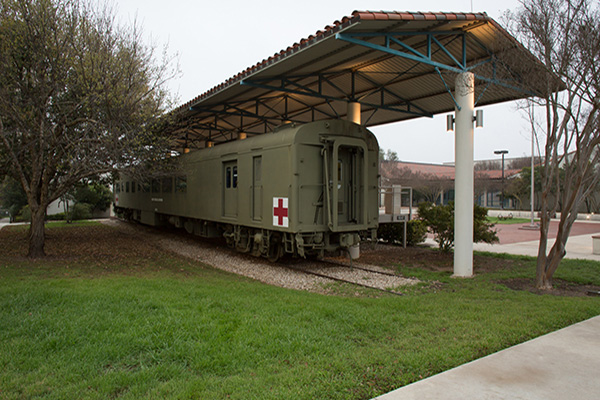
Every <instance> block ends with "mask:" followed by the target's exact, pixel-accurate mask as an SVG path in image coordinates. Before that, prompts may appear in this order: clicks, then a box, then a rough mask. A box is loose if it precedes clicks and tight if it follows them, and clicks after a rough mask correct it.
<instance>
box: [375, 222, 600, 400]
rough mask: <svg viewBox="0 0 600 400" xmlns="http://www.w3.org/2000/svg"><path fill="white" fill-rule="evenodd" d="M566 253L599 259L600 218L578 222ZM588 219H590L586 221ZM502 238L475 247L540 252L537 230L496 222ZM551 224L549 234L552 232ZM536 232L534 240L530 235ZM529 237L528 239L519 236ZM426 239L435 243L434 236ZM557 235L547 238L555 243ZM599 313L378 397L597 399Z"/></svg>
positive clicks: (599, 391) (404, 399)
mask: <svg viewBox="0 0 600 400" xmlns="http://www.w3.org/2000/svg"><path fill="white" fill-rule="evenodd" d="M576 224H577V226H574V229H573V230H572V232H571V235H570V237H569V240H568V241H567V247H566V250H567V255H566V256H565V258H576V259H587V260H595V261H600V255H595V254H592V236H595V235H598V234H599V233H598V232H600V224H598V223H586V222H577V223H576ZM586 224H587V225H586ZM498 228H499V230H498V237H499V238H500V243H498V244H493V245H490V244H487V243H475V244H474V245H473V249H474V250H475V251H489V252H493V253H508V254H517V255H528V256H532V257H536V256H537V251H538V246H539V232H536V231H524V230H521V229H520V228H521V226H516V225H515V226H512V225H498ZM553 236H554V235H553V231H552V230H551V237H553ZM533 238H535V240H531V239H533ZM523 239H526V240H525V241H519V240H523ZM426 243H428V244H433V245H435V246H437V243H435V241H434V240H433V239H431V238H428V239H427V240H426ZM553 243H554V238H552V239H550V240H548V247H549V248H550V246H552V244H553ZM598 301H600V299H598ZM598 371H600V316H597V317H594V318H591V319H589V320H587V321H583V322H580V323H577V324H575V325H571V326H568V327H566V328H564V329H561V330H559V331H556V332H552V333H549V334H547V335H544V336H541V337H538V338H536V339H533V340H530V341H528V342H525V343H521V344H519V345H516V346H513V347H510V348H508V349H505V350H502V351H499V352H498V353H494V354H491V355H489V356H487V357H483V358H481V359H478V360H475V361H472V362H470V363H467V364H464V365H461V366H459V367H456V368H454V369H451V370H449V371H445V372H442V373H441V374H438V375H435V376H432V377H430V378H427V379H423V380H421V381H418V382H415V383H413V384H410V385H407V386H404V387H401V388H399V389H397V390H394V391H393V392H390V393H387V394H384V395H382V396H379V397H377V398H376V399H377V400H400V399H402V400H410V399H419V400H421V399H445V400H453V399H456V400H465V399H486V400H500V399H502V400H504V399H523V400H525V399H527V400H554V399H556V400H563V399H578V400H587V399H590V400H591V399H598V398H599V396H600V378H599V375H598V374H599V372H598Z"/></svg>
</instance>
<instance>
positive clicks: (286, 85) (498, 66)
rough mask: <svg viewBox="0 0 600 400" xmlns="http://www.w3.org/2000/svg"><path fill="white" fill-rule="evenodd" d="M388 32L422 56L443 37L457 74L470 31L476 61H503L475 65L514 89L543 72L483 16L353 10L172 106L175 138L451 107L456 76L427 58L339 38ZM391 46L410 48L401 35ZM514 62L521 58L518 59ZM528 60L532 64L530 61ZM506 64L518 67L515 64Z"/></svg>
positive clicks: (489, 94)
mask: <svg viewBox="0 0 600 400" xmlns="http://www.w3.org/2000/svg"><path fill="white" fill-rule="evenodd" d="M389 32H394V33H398V34H401V35H399V36H397V37H396V39H397V40H401V41H402V43H404V44H406V45H407V46H410V47H412V48H413V49H414V50H415V51H416V52H417V53H421V54H427V37H426V36H425V33H436V35H435V38H436V39H437V40H438V41H439V42H440V43H442V44H443V46H444V48H445V49H441V48H440V47H439V46H438V45H437V44H436V43H435V41H434V42H433V44H432V47H431V51H432V59H433V60H434V61H437V62H439V63H442V64H445V65H449V66H452V67H455V68H457V69H458V70H460V69H461V67H460V66H459V65H458V64H457V63H456V62H455V60H453V58H452V57H450V56H449V55H448V54H447V53H446V51H448V52H450V53H451V54H452V55H453V57H454V58H455V59H456V60H458V62H459V63H460V62H461V61H462V51H463V47H462V46H463V41H462V36H457V35H455V34H453V32H456V33H458V34H463V33H464V34H465V38H466V43H467V48H466V56H467V60H468V65H475V64H477V63H479V62H482V61H484V60H486V59H488V58H490V54H495V56H496V57H499V58H501V59H502V62H488V63H484V64H481V65H480V66H478V67H477V68H475V69H474V71H473V72H474V73H475V74H476V75H480V76H486V77H494V76H496V77H499V78H500V79H504V80H506V82H508V83H511V84H513V86H515V87H516V86H519V85H520V83H519V80H521V81H522V80H523V79H524V77H525V76H527V79H528V80H529V81H531V80H532V79H536V78H535V75H536V74H533V75H534V76H533V77H532V76H531V71H530V69H531V68H532V66H533V68H537V69H538V73H537V76H538V77H539V76H540V74H539V71H540V66H539V63H536V60H535V58H534V57H533V56H531V54H529V53H528V52H527V51H526V50H524V48H523V47H522V46H521V45H519V44H518V43H517V42H516V41H515V40H514V38H512V37H511V36H510V35H508V33H507V32H506V31H505V30H504V29H502V28H501V27H500V26H499V25H498V24H497V23H496V22H495V21H493V20H492V19H491V18H489V17H488V16H487V15H486V14H485V13H433V12H416V13H415V12H396V11H389V12H386V11H355V12H354V13H353V14H352V16H350V17H344V18H343V19H341V20H340V21H336V22H335V23H334V24H333V25H330V26H327V27H325V28H324V29H323V30H321V31H319V32H317V33H316V34H315V35H311V36H309V37H307V38H305V39H302V40H300V41H299V42H297V43H294V44H293V45H292V46H289V47H288V48H286V49H284V50H281V52H279V53H277V54H275V55H273V56H271V57H269V58H266V59H264V60H262V61H261V62H259V63H257V64H255V65H254V66H251V67H249V68H247V69H246V70H244V71H242V72H240V73H239V74H237V75H236V76H234V77H232V78H230V79H228V80H227V81H226V82H223V83H222V84H220V85H218V86H216V87H214V88H212V89H210V90H209V91H207V92H205V93H203V94H201V95H200V96H198V97H196V98H195V99H193V100H191V101H189V102H187V103H185V104H183V105H182V106H180V107H179V108H177V109H176V110H174V111H173V113H174V115H175V116H176V117H177V118H178V125H177V126H176V128H175V133H174V134H175V137H176V138H178V139H179V143H180V144H181V145H182V146H186V145H189V142H186V140H188V141H189V140H190V139H189V138H190V134H193V135H195V137H194V141H195V144H196V145H197V144H198V143H200V144H201V143H202V140H203V139H205V138H208V137H209V136H210V137H211V139H214V138H215V137H216V138H218V140H228V138H232V137H235V135H234V134H232V132H234V133H237V132H238V131H246V132H247V133H255V134H259V133H261V132H268V131H270V130H272V129H273V128H274V127H275V126H276V125H278V124H279V123H281V122H282V121H283V120H293V121H297V122H308V121H312V120H321V119H330V118H343V117H345V115H346V112H347V102H348V101H359V102H361V103H362V104H363V106H362V116H363V121H364V123H365V124H366V125H367V126H372V125H379V124H383V123H388V122H395V121H401V120H405V119H410V118H415V117H417V115H416V114H415V112H418V113H421V114H423V115H426V114H437V113H441V112H448V111H451V110H453V109H454V103H453V101H452V97H451V96H450V94H449V93H448V92H447V89H446V87H448V88H450V89H451V90H452V89H453V88H454V80H455V75H456V74H455V73H453V72H448V71H446V70H444V69H442V70H440V71H436V69H435V68H434V67H433V66H432V65H429V64H427V63H422V62H418V61H415V60H410V59H407V58H403V57H399V56H397V55H393V54H390V53H389V52H383V51H380V50H378V49H377V48H375V47H367V46H363V45H358V44H354V43H349V42H347V41H344V40H340V39H338V38H337V37H336V34H340V33H341V34H353V35H359V36H357V38H360V39H362V40H365V41H367V42H370V43H373V44H378V45H380V46H381V45H383V46H385V45H386V41H385V40H386V39H385V38H383V37H372V36H366V35H363V36H360V34H364V33H378V34H385V33H389ZM414 33H419V35H413V34H414ZM390 48H391V49H394V50H397V51H401V52H407V53H412V51H411V50H409V49H407V48H405V47H403V46H401V45H399V44H397V43H395V42H393V41H391V44H390ZM412 54H416V53H412ZM511 59H515V60H517V59H518V60H519V62H518V63H517V62H515V63H511V61H510V60H511ZM523 59H525V60H528V61H529V63H523V62H522V60H523ZM507 60H508V61H507ZM506 64H510V65H511V67H510V69H509V68H507V67H506ZM513 64H514V65H513ZM440 74H441V76H442V77H443V79H442V78H440ZM488 86H489V87H488ZM481 93H483V95H482V96H481V99H480V104H492V103H496V102H501V101H506V100H512V99H516V98H519V97H523V96H524V94H523V93H521V92H519V91H518V90H515V89H514V88H513V89H511V88H508V87H505V86H499V85H496V84H493V85H491V86H490V85H489V84H488V82H485V81H482V80H480V79H478V80H476V88H475V97H476V98H478V97H479V95H480V94H481ZM394 109H395V110H396V111H394ZM375 110H376V111H375ZM374 111H375V112H374ZM407 111H410V112H407Z"/></svg>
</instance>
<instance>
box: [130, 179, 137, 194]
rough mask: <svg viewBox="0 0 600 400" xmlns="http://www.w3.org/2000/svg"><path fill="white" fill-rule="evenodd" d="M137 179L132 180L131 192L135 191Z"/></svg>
mask: <svg viewBox="0 0 600 400" xmlns="http://www.w3.org/2000/svg"><path fill="white" fill-rule="evenodd" d="M135 186H136V185H135V181H134V182H131V193H135Z"/></svg>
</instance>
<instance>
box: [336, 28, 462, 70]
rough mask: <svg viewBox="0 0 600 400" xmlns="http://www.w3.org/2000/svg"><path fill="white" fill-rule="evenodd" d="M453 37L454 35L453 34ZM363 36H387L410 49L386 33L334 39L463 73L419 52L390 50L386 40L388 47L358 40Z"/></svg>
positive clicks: (343, 36)
mask: <svg viewBox="0 0 600 400" xmlns="http://www.w3.org/2000/svg"><path fill="white" fill-rule="evenodd" d="M421 35H429V34H427V33H423V32H421ZM455 35H456V33H455ZM365 36H371V37H374V36H384V37H386V36H389V37H390V38H392V39H393V41H394V43H397V44H400V45H401V46H402V47H403V48H405V49H407V50H408V48H409V47H410V46H408V45H407V44H405V43H402V42H400V41H398V40H397V39H395V38H393V34H388V33H385V34H372V35H366V34H364V33H357V34H347V33H338V34H336V35H335V37H336V39H339V40H343V41H346V42H348V43H353V44H356V45H359V46H364V47H367V48H370V49H373V50H378V51H382V52H384V53H388V54H393V55H396V56H398V57H402V58H406V59H409V60H413V61H417V62H420V63H423V64H426V65H430V66H432V67H438V68H440V69H444V70H447V71H452V72H456V73H462V72H464V71H465V68H462V67H461V68H456V67H453V66H450V65H446V64H443V63H440V62H437V61H434V60H432V59H431V58H430V57H427V56H426V55H423V54H422V53H420V52H418V51H417V50H414V49H412V50H409V51H410V52H411V53H414V54H411V53H407V52H402V51H399V50H396V49H392V48H391V47H389V41H387V40H386V44H388V46H382V45H379V44H376V43H371V42H369V41H366V40H362V39H358V37H365ZM413 36H414V35H413ZM438 43H439V41H438ZM428 51H430V50H428ZM446 51H447V50H446ZM417 54H419V55H417ZM453 58H454V59H455V60H456V58H455V57H453ZM459 64H460V63H459Z"/></svg>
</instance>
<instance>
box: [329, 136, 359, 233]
mask: <svg viewBox="0 0 600 400" xmlns="http://www.w3.org/2000/svg"><path fill="white" fill-rule="evenodd" d="M358 150H359V149H357V148H356V147H350V146H341V147H340V148H339V152H338V159H337V166H336V172H337V188H336V189H335V190H337V191H338V195H337V200H338V203H337V214H338V223H339V224H342V225H345V224H356V223H358V218H359V215H358V214H359V209H360V205H359V203H360V194H359V189H360V187H361V182H360V178H361V176H362V174H361V171H360V168H361V166H362V163H361V162H360V159H361V158H362V154H361V153H360V152H359V151H358Z"/></svg>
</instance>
